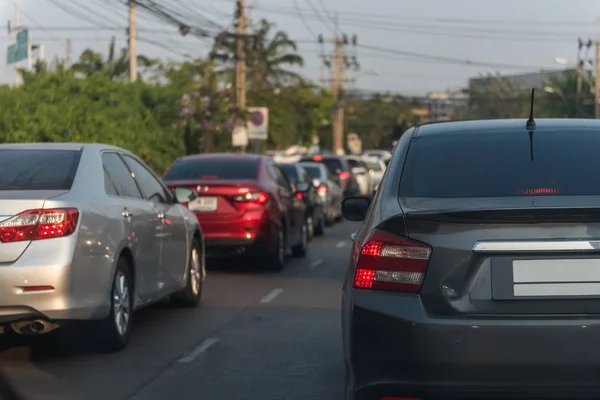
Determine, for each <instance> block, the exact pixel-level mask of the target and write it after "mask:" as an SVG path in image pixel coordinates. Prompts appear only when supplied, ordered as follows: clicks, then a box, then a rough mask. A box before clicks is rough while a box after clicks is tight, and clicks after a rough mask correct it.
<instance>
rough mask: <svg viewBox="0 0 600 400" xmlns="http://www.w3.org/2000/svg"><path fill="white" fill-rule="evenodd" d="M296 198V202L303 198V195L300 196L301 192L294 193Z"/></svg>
mask: <svg viewBox="0 0 600 400" xmlns="http://www.w3.org/2000/svg"><path fill="white" fill-rule="evenodd" d="M296 198H297V199H298V200H302V199H303V198H304V195H303V194H302V192H298V193H296Z"/></svg>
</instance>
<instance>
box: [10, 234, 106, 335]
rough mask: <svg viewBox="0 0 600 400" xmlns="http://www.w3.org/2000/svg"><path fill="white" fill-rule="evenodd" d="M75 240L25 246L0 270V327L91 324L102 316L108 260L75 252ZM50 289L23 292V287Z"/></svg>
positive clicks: (65, 238) (48, 240)
mask: <svg viewBox="0 0 600 400" xmlns="http://www.w3.org/2000/svg"><path fill="white" fill-rule="evenodd" d="M76 241H77V239H76V236H75V235H73V236H69V237H64V238H56V239H47V240H39V241H35V242H31V244H30V245H29V247H28V248H27V250H25V252H24V253H23V254H22V255H21V257H20V258H19V259H18V260H17V261H15V262H13V263H10V264H2V265H0V324H6V323H10V322H16V321H21V320H28V319H37V318H41V319H45V320H49V321H59V320H91V319H100V318H104V317H106V316H107V315H108V313H109V310H110V288H111V286H112V260H110V259H106V258H105V257H104V256H103V255H97V256H94V255H87V254H83V253H79V254H78V255H76V256H75V257H74V254H75V249H76V247H77V242H76ZM32 286H51V287H52V288H53V289H50V290H40V291H32V292H25V291H23V287H32Z"/></svg>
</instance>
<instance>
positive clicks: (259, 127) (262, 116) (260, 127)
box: [248, 107, 269, 140]
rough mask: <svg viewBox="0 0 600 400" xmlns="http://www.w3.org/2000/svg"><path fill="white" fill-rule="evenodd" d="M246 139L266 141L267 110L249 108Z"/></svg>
mask: <svg viewBox="0 0 600 400" xmlns="http://www.w3.org/2000/svg"><path fill="white" fill-rule="evenodd" d="M248 111H249V112H250V121H248V139H256V140H267V138H268V137H269V109H268V108H267V107H249V108H248Z"/></svg>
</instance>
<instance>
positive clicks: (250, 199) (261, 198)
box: [233, 192, 269, 205]
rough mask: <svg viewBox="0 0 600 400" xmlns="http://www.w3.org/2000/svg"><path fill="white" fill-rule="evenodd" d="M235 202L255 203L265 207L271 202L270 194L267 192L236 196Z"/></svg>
mask: <svg viewBox="0 0 600 400" xmlns="http://www.w3.org/2000/svg"><path fill="white" fill-rule="evenodd" d="M233 200H234V201H237V202H238V203H255V204H260V205H263V204H266V203H267V201H268V200H269V194H268V193H265V192H256V193H245V194H239V195H237V196H235V197H234V198H233Z"/></svg>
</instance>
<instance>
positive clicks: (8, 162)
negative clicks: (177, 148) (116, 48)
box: [0, 143, 206, 351]
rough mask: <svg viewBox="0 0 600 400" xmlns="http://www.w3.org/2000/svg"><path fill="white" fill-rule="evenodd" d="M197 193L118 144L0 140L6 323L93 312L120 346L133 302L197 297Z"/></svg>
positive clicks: (110, 342)
mask: <svg viewBox="0 0 600 400" xmlns="http://www.w3.org/2000/svg"><path fill="white" fill-rule="evenodd" d="M194 197H195V194H194V193H193V192H192V191H191V190H189V189H185V188H176V189H175V190H174V194H172V193H171V192H170V191H169V190H168V189H167V188H166V187H165V186H164V185H163V183H162V182H161V180H160V179H159V178H158V177H157V176H156V175H155V174H154V173H153V172H152V171H151V170H150V169H149V168H148V167H147V166H146V165H145V164H144V163H143V162H142V161H141V160H140V159H138V158H137V157H136V156H134V155H133V154H131V153H129V152H127V151H125V150H123V149H120V148H116V147H111V146H106V145H101V144H75V143H69V144H58V143H56V144H49V143H44V144H12V145H0V326H1V328H2V329H0V333H1V332H4V331H6V330H8V329H11V330H13V331H15V332H17V333H22V334H44V333H48V332H50V331H52V330H54V329H56V328H58V327H61V326H66V325H68V324H69V323H73V322H83V321H88V322H89V321H91V322H92V323H91V325H93V326H94V331H95V333H97V334H98V333H99V334H98V335H97V337H99V338H101V343H99V344H100V345H101V346H102V347H103V348H104V349H106V350H112V351H118V350H120V349H122V348H124V347H125V345H126V344H127V342H128V339H129V336H130V334H131V327H132V321H133V319H132V317H133V311H134V310H136V309H138V308H140V307H144V306H146V305H149V304H152V303H154V302H156V301H159V300H161V299H165V298H167V297H169V298H170V300H171V302H172V303H174V304H177V305H180V306H185V307H193V306H196V305H197V304H199V302H200V298H201V294H202V285H203V281H204V279H205V277H206V273H205V267H204V242H203V238H202V231H201V229H200V226H199V224H198V222H197V220H196V218H195V216H194V215H193V214H192V213H191V212H189V211H188V209H187V208H186V207H185V206H184V205H182V203H183V204H185V203H187V202H189V201H190V200H193V198H194ZM95 336H96V335H95Z"/></svg>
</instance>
